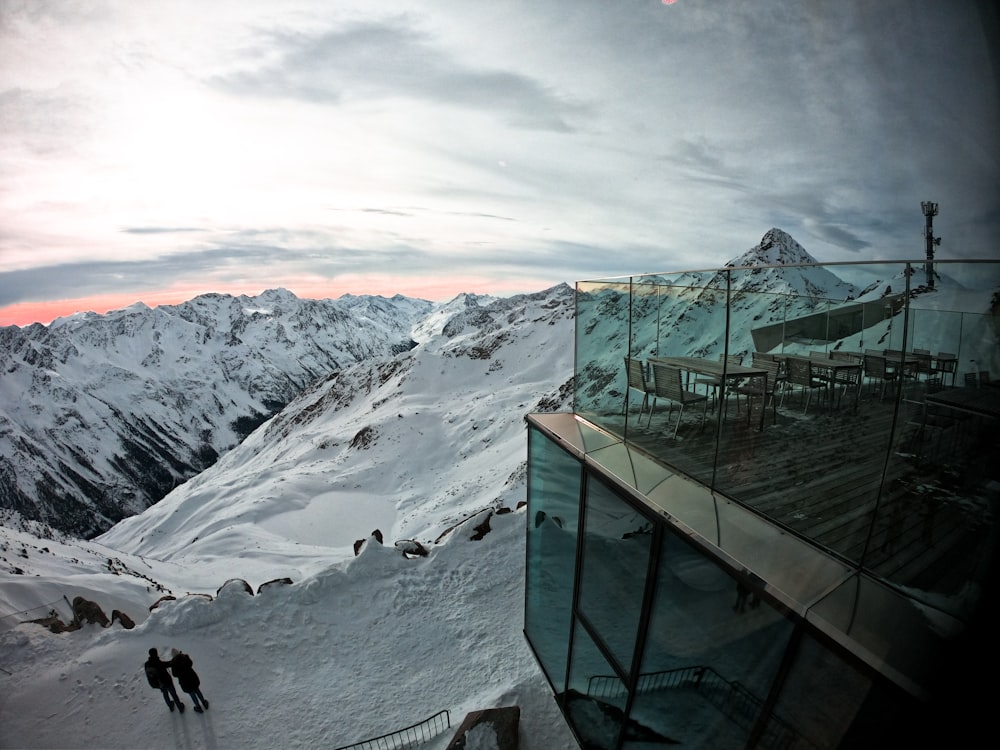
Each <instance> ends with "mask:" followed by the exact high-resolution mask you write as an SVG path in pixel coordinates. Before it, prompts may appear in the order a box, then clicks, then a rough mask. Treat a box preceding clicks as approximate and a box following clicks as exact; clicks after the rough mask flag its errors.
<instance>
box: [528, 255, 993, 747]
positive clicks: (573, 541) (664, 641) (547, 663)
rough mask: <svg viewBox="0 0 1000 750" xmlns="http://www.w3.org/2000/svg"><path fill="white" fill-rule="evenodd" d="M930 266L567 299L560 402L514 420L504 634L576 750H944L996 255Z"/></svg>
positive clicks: (982, 486) (986, 409)
mask: <svg viewBox="0 0 1000 750" xmlns="http://www.w3.org/2000/svg"><path fill="white" fill-rule="evenodd" d="M935 270H936V272H937V273H938V274H939V276H938V279H939V280H938V283H937V284H936V285H933V286H929V285H926V284H923V283H921V282H922V279H923V273H924V267H923V265H922V264H918V263H905V262H899V263H881V264H875V263H863V264H843V265H826V266H818V265H817V266H795V267H792V266H780V267H762V266H754V267H748V268H728V267H727V268H724V269H719V270H714V271H705V272H686V273H679V274H659V275H646V276H639V277H631V278H626V279H611V280H597V281H587V282H579V283H578V284H577V287H576V341H575V372H574V407H573V413H537V414H530V415H528V417H527V423H528V515H527V544H526V555H527V560H526V582H525V622H524V632H525V636H526V638H527V640H528V642H529V644H530V646H531V648H532V650H533V652H534V654H535V657H536V659H537V661H538V663H539V665H540V666H541V668H542V670H543V671H544V673H545V675H546V677H547V678H548V680H549V682H550V684H551V687H552V691H553V693H554V696H555V700H556V701H557V702H558V705H559V706H560V708H561V710H562V712H563V714H564V716H565V718H566V720H567V722H568V723H569V725H570V727H571V729H572V731H573V733H574V735H575V736H576V738H577V740H578V741H579V743H580V745H581V747H584V748H607V749H608V750H610V749H611V748H640V747H641V748H646V747H652V746H656V745H657V744H673V743H679V744H681V745H682V746H684V747H702V748H743V747H761V748H839V747H870V746H881V745H885V746H896V745H898V744H899V743H900V742H905V741H919V742H921V745H922V746H927V745H926V744H924V743H926V742H927V741H928V740H930V738H932V737H935V738H938V736H939V735H940V738H944V739H945V741H949V742H950V741H951V740H954V742H950V745H949V746H955V747H957V746H963V745H962V741H961V739H960V738H962V737H965V736H967V733H968V732H970V731H972V725H973V724H976V723H977V722H979V721H980V720H982V719H983V718H984V717H988V712H989V711H990V710H992V707H991V706H990V705H989V704H990V703H991V702H992V699H991V698H990V697H989V696H991V695H992V694H993V690H992V689H987V690H984V689H982V688H979V687H978V685H979V681H980V679H982V680H990V679H992V676H993V675H992V671H991V670H992V668H993V665H992V664H990V663H989V662H988V661H986V660H987V659H992V658H993V656H994V655H995V648H994V646H993V633H992V632H991V630H990V629H991V628H993V627H994V621H993V620H990V619H988V618H991V617H993V615H992V614H991V613H992V611H993V607H994V605H995V603H996V602H995V600H996V577H995V566H996V554H995V550H996V537H997V508H998V502H1000V460H998V459H1000V439H998V435H1000V429H998V428H1000V424H998V419H1000V388H998V387H997V385H996V380H998V379H1000V346H998V343H1000V318H998V313H1000V291H998V290H1000V264H998V263H995V262H954V263H949V262H946V261H938V262H937V263H936V266H935ZM828 274H830V275H832V276H833V277H836V278H838V279H849V280H850V281H851V283H853V284H854V287H853V288H854V289H864V290H865V291H864V292H861V293H858V294H856V295H855V298H854V299H828V298H823V296H822V295H819V294H817V293H816V291H815V290H817V289H821V288H831V282H830V278H831V277H829V276H827V275H828ZM768 279H769V281H766V283H762V282H764V281H765V280H768ZM775 279H785V280H789V279H790V280H791V281H789V283H787V284H784V283H783V282H782V283H775ZM819 279H822V280H823V282H822V283H820V281H818V280H819ZM795 280H798V281H795ZM802 280H805V281H806V282H807V283H799V282H801V281H802ZM810 281H811V282H813V283H808V282H810ZM764 288H767V289H771V290H773V289H775V288H783V289H785V288H787V291H782V292H780V293H775V292H774V291H766V292H765V291H758V290H760V289H764ZM796 290H803V291H796ZM630 360H631V361H632V362H633V364H632V367H633V372H632V375H633V378H632V379H631V380H630V379H629V376H628V372H629V361H630ZM768 362H770V363H773V364H764V363H768ZM713 363H718V364H717V365H713ZM803 368H804V369H805V375H804V376H802V375H801V374H800V372H799V371H800V370H801V369H803ZM657 377H659V378H660V382H658V381H657ZM675 379H676V380H675ZM677 380H679V381H680V389H679V392H678V390H677V389H673V390H671V389H669V388H668V387H667V386H668V385H669V384H670V383H671V381H673V382H674V384H676V381H677ZM685 394H686V395H685ZM688 399H691V401H692V402H691V403H682V401H686V400H688ZM650 743H653V744H650Z"/></svg>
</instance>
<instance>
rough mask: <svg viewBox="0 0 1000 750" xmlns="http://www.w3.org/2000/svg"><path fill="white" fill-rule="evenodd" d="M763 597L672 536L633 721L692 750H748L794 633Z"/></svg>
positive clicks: (748, 579) (753, 584)
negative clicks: (694, 748)
mask: <svg viewBox="0 0 1000 750" xmlns="http://www.w3.org/2000/svg"><path fill="white" fill-rule="evenodd" d="M759 592H760V582H759V580H755V579H754V577H753V576H751V575H748V574H743V575H740V576H736V577H734V576H733V575H731V574H730V573H729V572H728V571H726V570H725V569H723V568H721V567H719V566H718V565H717V564H716V563H714V562H713V561H712V560H710V559H709V558H707V557H705V556H704V555H703V554H702V553H700V552H699V551H697V550H696V549H695V548H693V547H691V546H690V545H688V544H687V543H686V542H684V541H682V540H681V539H680V538H678V537H676V536H674V535H673V534H671V533H666V534H664V535H663V545H662V549H661V553H660V563H659V570H658V572H657V583H656V593H655V598H654V601H653V611H652V615H651V618H650V623H649V631H648V634H647V640H646V648H645V653H644V654H643V658H642V667H641V671H640V675H639V681H638V684H637V687H636V697H635V702H634V706H633V708H632V712H631V717H632V718H633V719H635V720H636V721H638V722H640V723H641V724H643V725H644V726H648V727H650V728H651V729H653V730H655V731H656V732H658V733H660V734H663V735H666V736H669V737H672V738H673V739H675V740H677V741H679V742H681V743H683V745H684V746H685V747H698V748H730V747H732V748H741V747H743V746H744V744H745V742H746V740H747V737H748V736H749V733H750V731H751V729H752V727H753V725H754V722H756V721H757V719H758V717H759V714H760V713H761V708H762V706H763V702H764V700H765V698H766V697H767V695H768V692H769V691H770V689H771V683H772V681H773V680H774V678H775V675H776V673H777V670H778V665H779V663H780V661H781V659H782V656H783V654H784V650H785V648H786V646H787V644H788V641H789V636H790V634H791V630H792V624H791V622H790V621H789V620H788V619H786V618H785V617H784V616H783V615H782V614H781V613H779V612H778V611H776V610H775V609H773V608H772V607H771V606H770V605H769V604H768V603H767V602H765V601H763V600H762V599H761V598H760V593H759ZM625 747H630V745H628V744H626V745H625ZM636 747H638V746H636Z"/></svg>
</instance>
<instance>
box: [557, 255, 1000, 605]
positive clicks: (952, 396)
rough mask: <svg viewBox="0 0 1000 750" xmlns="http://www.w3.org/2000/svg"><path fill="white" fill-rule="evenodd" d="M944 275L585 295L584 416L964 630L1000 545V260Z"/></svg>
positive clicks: (720, 279)
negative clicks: (961, 620)
mask: <svg viewBox="0 0 1000 750" xmlns="http://www.w3.org/2000/svg"><path fill="white" fill-rule="evenodd" d="M935 271H936V272H937V274H938V278H937V279H936V280H935V288H934V289H929V288H928V287H927V286H926V277H925V273H924V268H923V264H922V263H915V262H894V263H889V262H885V263H854V264H828V265H815V266H778V267H750V268H723V269H719V270H714V271H698V272H684V273H676V274H656V275H644V276H636V277H629V278H625V279H606V280H593V281H584V282H579V283H578V284H577V328H576V363H575V375H576V379H575V388H576V391H575V412H576V413H577V414H578V415H580V416H582V417H584V418H585V419H587V420H588V421H590V422H592V423H593V424H595V425H596V426H598V427H600V428H601V429H603V430H605V431H607V432H608V433H611V434H612V435H614V436H617V437H618V438H619V439H622V440H625V441H627V442H628V443H629V444H630V445H632V446H633V447H638V448H640V449H642V450H643V451H644V452H646V453H647V454H648V455H649V456H650V457H652V458H654V459H655V460H656V461H659V462H662V463H664V464H667V465H669V466H670V467H671V468H673V469H676V470H677V471H679V472H681V473H683V474H686V475H688V476H689V477H691V478H693V479H695V480H697V481H698V482H700V483H702V484H704V485H706V486H708V487H710V488H711V489H712V490H713V491H714V492H715V493H717V495H719V496H721V497H724V498H726V499H728V500H732V501H735V502H737V503H739V504H741V505H744V506H746V507H747V508H750V509H752V510H753V511H754V512H756V513H759V514H761V515H763V516H765V517H767V518H768V519H770V520H771V521H773V522H774V523H776V524H778V525H779V526H781V527H783V528H784V529H787V530H788V531H789V532H791V533H793V534H796V535H798V536H800V537H802V538H804V539H807V540H808V541H810V542H811V543H813V544H815V545H816V546H818V547H820V548H822V549H824V550H826V551H828V552H829V553H830V554H832V555H835V556H836V557H838V558H840V559H842V560H844V561H846V562H848V563H849V564H850V565H852V566H854V567H856V568H857V569H858V570H861V571H865V572H868V573H870V574H872V575H874V576H876V577H878V578H880V579H882V580H884V581H885V582H887V583H889V584H891V585H894V586H896V587H899V588H900V589H904V588H905V589H906V590H907V591H908V592H910V595H912V596H916V597H917V598H919V599H922V600H923V601H924V602H925V603H927V604H929V605H931V606H934V607H937V608H940V609H943V610H945V611H948V612H949V613H951V614H953V615H956V616H959V617H961V616H962V615H963V614H964V613H965V612H966V611H967V608H968V607H969V606H970V603H969V602H968V600H967V599H968V597H969V596H970V592H973V591H975V588H976V584H977V583H978V577H979V576H980V575H982V573H981V569H982V562H983V561H984V560H985V559H987V553H988V552H989V551H990V545H992V543H993V542H992V541H991V540H992V538H993V536H994V535H995V533H994V526H995V523H996V521H995V519H994V517H993V515H992V511H991V507H992V506H994V505H995V504H996V501H997V499H998V498H997V491H996V489H995V488H996V486H997V481H998V480H1000V467H998V466H997V462H996V460H995V456H996V455H1000V451H998V450H997V448H998V447H1000V445H998V436H1000V418H998V413H997V401H998V397H1000V388H998V387H996V385H995V384H994V383H995V381H996V380H998V379H1000V323H998V320H1000V319H998V312H997V307H998V296H997V295H998V294H1000V291H998V290H1000V263H998V262H989V261H974V262H973V261H966V262H958V261H936V262H935ZM630 359H631V360H634V361H635V362H634V363H633V368H632V378H631V382H630V379H629V375H628V373H629V365H628V362H629V360H630ZM657 374H659V375H660V381H659V382H658V381H657V378H656V375H657ZM972 606H974V603H972Z"/></svg>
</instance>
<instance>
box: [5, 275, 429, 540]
mask: <svg viewBox="0 0 1000 750" xmlns="http://www.w3.org/2000/svg"><path fill="white" fill-rule="evenodd" d="M432 307H433V303H430V302H427V301H425V300H414V299H410V298H405V297H397V298H393V299H392V300H386V299H385V298H381V297H352V298H349V299H346V300H343V301H339V300H300V299H298V298H297V297H295V295H294V294H292V293H291V292H289V291H287V290H281V289H276V290H268V291H266V292H264V293H262V294H261V295H257V296H256V297H248V296H245V295H241V296H238V297H234V296H231V295H221V294H206V295H200V296H198V297H195V298H193V299H192V300H189V301H187V302H185V303H181V304H179V305H163V306H159V307H156V308H150V307H148V306H146V305H145V304H142V303H137V304H135V305H131V306H129V307H127V308H124V309H122V310H116V311H112V312H110V313H107V314H104V315H97V314H96V313H82V314H77V315H73V316H67V317H63V318H59V319H57V320H55V321H53V323H52V324H51V325H50V326H41V325H39V324H34V325H32V326H28V327H26V328H24V329H21V328H19V327H17V326H8V327H3V328H0V371H2V372H3V379H2V381H0V506H2V507H7V508H13V509H16V510H18V511H19V512H21V513H22V514H24V515H25V516H26V517H29V518H35V519H38V520H42V521H45V522H47V523H50V524H52V525H54V526H57V527H59V528H61V529H63V530H66V531H71V532H73V533H75V534H77V535H79V536H89V535H92V534H95V533H98V532H100V531H102V530H104V529H107V528H109V527H110V526H111V525H112V524H113V523H114V522H115V521H118V520H120V519H121V518H124V517H126V516H128V515H131V514H133V513H136V512H139V511H141V510H143V509H144V508H146V507H148V506H149V505H151V504H153V503H154V502H156V501H157V500H159V499H160V497H162V496H163V494H165V493H166V492H167V491H168V490H169V489H171V488H172V487H173V486H176V485H177V484H178V483H180V482H182V481H185V480H186V479H188V478H190V477H191V476H193V475H194V474H196V473H198V472H199V471H201V470H203V469H204V468H206V467H207V466H209V465H211V464H212V463H213V462H214V461H215V460H216V459H217V457H218V456H219V455H220V454H222V453H224V452H225V451H227V450H229V449H230V448H232V447H233V446H234V445H236V444H238V442H239V441H240V440H241V439H242V438H243V437H244V436H245V435H246V434H249V432H251V431H252V430H253V428H255V427H256V426H257V425H259V424H260V423H262V422H263V421H264V420H265V419H267V418H268V417H269V416H271V415H272V414H274V413H276V412H277V411H279V410H280V408H281V407H282V406H284V405H285V404H286V403H288V402H289V401H290V400H291V399H292V398H294V396H295V395H296V394H297V393H299V392H300V391H301V390H302V389H303V388H304V387H306V386H307V385H308V384H309V383H311V382H312V381H313V380H315V379H317V378H319V377H321V376H323V375H325V374H326V373H328V372H330V371H333V370H336V369H339V368H341V367H343V366H345V365H347V364H350V363H353V362H357V361H360V360H362V359H366V358H370V357H374V356H380V355H384V354H392V353H395V352H400V351H405V350H406V349H408V348H410V347H412V346H413V345H414V343H415V342H413V340H412V339H411V338H410V331H411V329H412V327H413V321H414V320H415V319H418V318H420V317H422V316H423V315H425V314H426V313H427V312H428V311H429V310H430V309H431V308H432ZM209 373H211V374H210V375H209Z"/></svg>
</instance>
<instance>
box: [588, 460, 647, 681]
mask: <svg viewBox="0 0 1000 750" xmlns="http://www.w3.org/2000/svg"><path fill="white" fill-rule="evenodd" d="M652 528H653V525H652V523H651V522H650V521H648V520H647V519H646V518H645V517H644V516H643V515H642V514H640V513H639V512H638V511H636V510H635V509H633V508H632V507H631V506H630V505H628V504H627V503H626V502H625V501H624V500H622V499H621V498H619V497H617V496H616V495H614V494H613V493H612V492H611V490H609V489H608V488H607V486H606V485H604V484H603V483H602V482H600V481H598V480H597V479H595V478H593V477H591V478H590V479H589V481H588V483H587V501H586V515H585V518H584V530H585V531H584V537H583V568H582V572H581V575H580V605H579V606H580V611H581V612H582V613H583V614H584V616H585V617H586V618H587V620H588V622H589V623H590V625H591V626H592V627H593V628H594V630H595V631H596V632H595V636H596V637H598V638H600V639H601V640H602V641H603V642H604V643H605V644H606V645H607V647H608V649H609V650H610V651H611V653H612V654H613V656H614V659H615V661H616V662H617V664H618V668H619V670H620V672H621V673H622V674H628V672H629V671H630V670H631V668H632V655H633V652H634V651H635V639H636V636H637V634H638V632H639V619H640V615H641V613H642V600H643V590H644V588H645V585H646V569H647V567H648V565H649V549H650V540H651V539H652V535H653V531H652Z"/></svg>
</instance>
